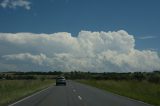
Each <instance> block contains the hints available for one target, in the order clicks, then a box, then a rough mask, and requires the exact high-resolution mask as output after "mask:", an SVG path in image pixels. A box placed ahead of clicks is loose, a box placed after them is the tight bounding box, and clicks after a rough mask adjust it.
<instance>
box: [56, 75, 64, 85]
mask: <svg viewBox="0 0 160 106" xmlns="http://www.w3.org/2000/svg"><path fill="white" fill-rule="evenodd" d="M58 85H65V86H66V79H65V78H64V77H62V76H60V77H57V78H56V86H58Z"/></svg>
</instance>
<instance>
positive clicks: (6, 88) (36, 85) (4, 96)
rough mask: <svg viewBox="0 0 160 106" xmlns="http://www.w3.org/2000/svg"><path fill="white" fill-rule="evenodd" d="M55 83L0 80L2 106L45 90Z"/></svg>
mask: <svg viewBox="0 0 160 106" xmlns="http://www.w3.org/2000/svg"><path fill="white" fill-rule="evenodd" d="M53 82H54V81H53V80H44V81H41V80H0V106H5V105H7V104H9V103H12V102H14V101H16V100H18V99H20V98H23V97H25V96H27V95H30V94H32V93H34V92H36V91H39V90H41V89H44V88H46V87H48V86H50V85H51V84H53Z"/></svg>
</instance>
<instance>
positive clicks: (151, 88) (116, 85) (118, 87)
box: [78, 80, 160, 106]
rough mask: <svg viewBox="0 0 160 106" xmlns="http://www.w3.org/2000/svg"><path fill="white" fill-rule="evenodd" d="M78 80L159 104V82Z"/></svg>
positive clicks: (157, 105) (158, 105)
mask: <svg viewBox="0 0 160 106" xmlns="http://www.w3.org/2000/svg"><path fill="white" fill-rule="evenodd" d="M78 82H80V83H84V84H88V85H91V86H94V87H97V88H100V89H104V90H106V91H110V92H113V93H116V94H120V95H123V96H127V97H130V98H133V99H137V100H141V101H144V102H146V103H149V104H153V105H156V106H160V84H153V83H149V82H147V81H142V82H138V81H113V80H79V81H78Z"/></svg>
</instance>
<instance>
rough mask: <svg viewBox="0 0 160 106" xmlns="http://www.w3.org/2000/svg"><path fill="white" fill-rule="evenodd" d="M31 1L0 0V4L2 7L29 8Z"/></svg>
mask: <svg viewBox="0 0 160 106" xmlns="http://www.w3.org/2000/svg"><path fill="white" fill-rule="evenodd" d="M30 5H31V2H29V1H28V0H2V2H0V6H1V7H3V8H13V9H15V8H17V7H23V8H25V9H27V10H30V9H31V6H30Z"/></svg>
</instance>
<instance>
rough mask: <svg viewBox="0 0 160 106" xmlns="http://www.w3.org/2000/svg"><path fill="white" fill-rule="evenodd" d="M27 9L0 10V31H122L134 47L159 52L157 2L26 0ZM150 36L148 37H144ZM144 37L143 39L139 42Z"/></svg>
mask: <svg viewBox="0 0 160 106" xmlns="http://www.w3.org/2000/svg"><path fill="white" fill-rule="evenodd" d="M1 1H3V0H1ZM28 1H29V2H30V3H31V4H30V9H29V10H27V9H25V8H23V7H18V6H17V7H16V8H2V6H1V7H0V32H5V33H14V32H32V33H55V32H63V31H64V32H70V33H72V35H73V36H77V34H78V33H79V31H81V30H89V31H117V30H120V29H123V30H126V31H127V32H128V33H129V34H132V35H134V36H135V38H136V48H138V49H156V50H160V46H159V42H160V12H159V11H160V6H159V5H160V1H159V0H28ZM146 36H147V37H148V36H151V37H148V38H147V37H146ZM141 37H146V39H139V38H141Z"/></svg>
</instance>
